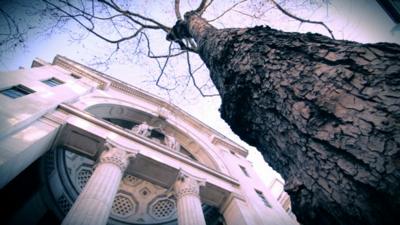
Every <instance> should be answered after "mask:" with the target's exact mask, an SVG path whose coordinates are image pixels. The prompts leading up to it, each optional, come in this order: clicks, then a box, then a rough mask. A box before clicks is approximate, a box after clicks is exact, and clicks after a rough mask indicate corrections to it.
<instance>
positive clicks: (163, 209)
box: [151, 198, 176, 219]
mask: <svg viewBox="0 0 400 225" xmlns="http://www.w3.org/2000/svg"><path fill="white" fill-rule="evenodd" d="M175 211H176V205H175V202H174V201H172V200H171V199H167V198H163V199H160V200H157V201H156V202H155V203H154V204H153V205H152V206H151V214H152V215H153V216H154V217H155V218H157V219H166V218H168V217H170V216H171V215H172V214H174V213H175Z"/></svg>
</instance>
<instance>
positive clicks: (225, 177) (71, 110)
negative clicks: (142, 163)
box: [59, 103, 240, 187]
mask: <svg viewBox="0 0 400 225" xmlns="http://www.w3.org/2000/svg"><path fill="white" fill-rule="evenodd" d="M59 109H61V110H63V111H65V112H67V113H70V114H71V115H74V116H77V117H79V118H81V119H84V120H86V121H88V122H90V123H93V124H95V125H97V126H99V127H102V128H105V129H107V130H110V131H112V132H114V133H116V134H119V135H121V136H123V137H125V138H128V139H130V140H133V141H135V142H137V143H139V144H143V145H146V146H148V147H150V148H152V149H154V150H156V151H158V152H161V153H163V154H165V155H167V156H169V157H172V158H175V159H177V160H179V161H182V162H183V163H186V164H188V165H191V166H193V167H195V168H197V169H200V170H202V171H204V172H207V173H208V174H210V175H212V176H215V177H218V178H220V179H223V180H224V181H226V182H228V183H230V184H232V185H233V186H234V187H238V186H240V184H239V182H238V180H237V179H235V178H233V177H230V176H228V175H227V174H224V173H221V172H220V171H217V170H215V169H211V168H208V167H206V166H204V165H202V164H201V163H199V162H196V161H193V160H190V159H187V158H186V157H184V156H181V155H180V154H176V152H172V151H170V150H168V149H167V148H166V147H165V146H163V145H162V144H157V143H155V142H152V141H150V140H148V139H146V138H142V137H140V136H139V135H137V134H133V133H131V132H127V131H125V130H123V129H120V128H117V127H115V126H113V125H111V124H109V123H107V122H105V121H102V120H100V119H97V118H95V117H93V116H92V115H90V114H89V113H87V112H84V111H81V110H79V109H77V108H75V107H73V106H71V105H67V104H64V103H62V104H60V105H59ZM108 142H110V143H112V144H114V145H116V146H119V147H120V148H121V147H123V146H121V145H118V144H116V143H115V142H114V141H112V140H108ZM131 150H133V149H131Z"/></svg>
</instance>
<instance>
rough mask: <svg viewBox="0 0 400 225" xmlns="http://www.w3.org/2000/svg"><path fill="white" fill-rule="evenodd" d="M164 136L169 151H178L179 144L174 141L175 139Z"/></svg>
mask: <svg viewBox="0 0 400 225" xmlns="http://www.w3.org/2000/svg"><path fill="white" fill-rule="evenodd" d="M164 135H165V138H164V140H165V145H166V146H168V147H169V148H170V149H172V150H175V151H178V150H179V143H178V142H177V141H176V139H175V137H173V136H170V135H167V134H164Z"/></svg>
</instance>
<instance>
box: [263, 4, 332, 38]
mask: <svg viewBox="0 0 400 225" xmlns="http://www.w3.org/2000/svg"><path fill="white" fill-rule="evenodd" d="M270 1H271V2H272V3H273V4H274V5H275V6H276V8H278V9H279V11H281V12H282V13H283V14H285V15H286V16H288V17H290V18H292V19H295V20H298V21H300V22H301V23H311V24H318V25H321V26H323V27H324V28H325V29H326V30H327V31H328V32H329V34H330V35H331V38H332V39H333V40H335V36H334V35H333V32H332V30H331V29H329V27H328V26H327V25H326V24H325V23H324V22H321V21H313V20H307V19H302V18H300V17H298V16H295V15H293V14H291V13H289V12H288V11H286V10H285V9H284V8H282V6H280V5H279V4H278V3H277V2H276V1H275V0H270Z"/></svg>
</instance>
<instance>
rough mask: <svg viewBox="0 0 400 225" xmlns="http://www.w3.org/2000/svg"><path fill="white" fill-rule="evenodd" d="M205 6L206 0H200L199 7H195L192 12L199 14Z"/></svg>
mask: <svg viewBox="0 0 400 225" xmlns="http://www.w3.org/2000/svg"><path fill="white" fill-rule="evenodd" d="M206 6H207V0H201V2H200V5H199V7H197V9H195V10H194V12H196V13H198V14H200V15H201V14H202V13H203V12H204V10H205V8H206Z"/></svg>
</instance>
